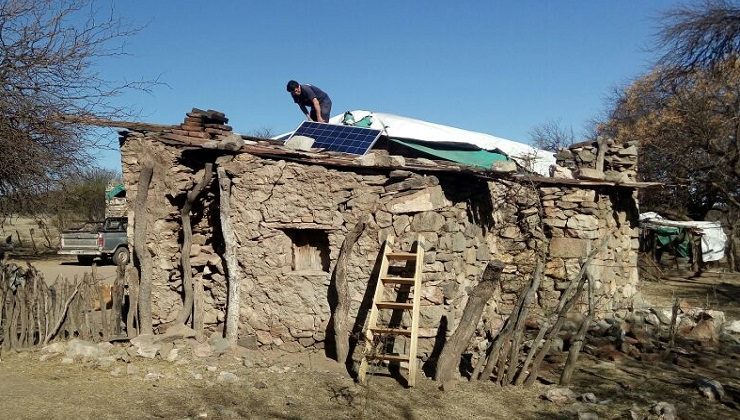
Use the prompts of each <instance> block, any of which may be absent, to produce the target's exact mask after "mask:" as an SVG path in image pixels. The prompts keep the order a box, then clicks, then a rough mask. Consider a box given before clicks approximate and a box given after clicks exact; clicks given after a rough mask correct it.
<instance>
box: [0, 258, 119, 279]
mask: <svg viewBox="0 0 740 420" xmlns="http://www.w3.org/2000/svg"><path fill="white" fill-rule="evenodd" d="M96 261H97V263H98V264H99V265H98V266H97V268H96V274H95V275H96V276H97V278H99V279H101V281H102V282H103V283H105V284H109V283H113V281H114V280H115V279H116V266H115V265H113V264H112V263H107V262H101V261H99V260H96ZM10 262H14V263H16V264H19V265H25V264H26V263H27V262H28V263H31V265H33V266H34V267H36V269H37V270H39V271H40V272H41V274H43V276H44V280H46V282H47V284H51V283H53V282H54V280H56V278H57V276H62V277H67V278H69V279H73V278H74V277H75V276H77V277H78V278H82V276H84V275H85V273H90V272H91V271H92V267H91V266H90V265H85V264H80V263H79V262H77V258H76V257H73V256H69V257H68V256H63V255H53V256H48V255H47V256H43V257H15V258H13V257H11V258H10Z"/></svg>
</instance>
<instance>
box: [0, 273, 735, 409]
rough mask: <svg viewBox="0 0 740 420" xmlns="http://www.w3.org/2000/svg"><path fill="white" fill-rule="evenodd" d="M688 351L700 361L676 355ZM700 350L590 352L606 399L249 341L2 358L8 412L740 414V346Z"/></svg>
mask: <svg viewBox="0 0 740 420" xmlns="http://www.w3.org/2000/svg"><path fill="white" fill-rule="evenodd" d="M34 264H35V265H37V266H38V267H39V269H40V270H41V271H42V272H43V273H44V275H45V276H47V275H48V276H49V277H50V278H51V277H53V276H55V275H56V274H63V275H74V274H77V275H81V274H82V273H84V272H85V271H86V270H90V267H85V266H80V265H77V263H76V262H73V260H59V259H56V260H53V261H35V262H34ZM99 273H100V274H101V275H105V276H107V277H108V276H114V275H115V267H114V266H103V267H101V268H100V269H99ZM738 290H740V276H736V275H730V274H724V273H705V275H703V276H701V277H700V278H697V279H686V278H679V277H675V276H674V277H670V278H668V279H665V280H663V281H661V282H645V283H643V285H642V287H641V292H642V295H643V298H644V300H645V301H646V302H651V303H653V304H656V305H666V306H670V303H671V302H672V301H673V298H674V297H675V296H679V297H682V298H685V299H687V300H692V303H696V304H697V305H699V304H700V303H704V304H706V302H707V301H708V302H709V303H710V304H711V305H712V307H713V308H715V309H719V310H723V311H725V313H726V314H727V316H728V318H729V319H738V318H740V317H738V316H737V314H740V304H739V302H740V301H738V299H737V292H738ZM699 306H705V305H699ZM118 345H122V344H118ZM676 352H678V353H677V354H678V355H679V356H680V357H685V358H687V360H690V363H689V364H685V366H684V367H679V366H678V365H676V364H675V363H673V360H672V359H671V357H675V356H676ZM682 352H685V353H687V354H683V353H682ZM688 353H689V352H688V351H684V350H682V348H681V347H680V345H679V348H678V349H677V350H676V351H674V352H673V353H671V354H667V356H669V357H666V358H664V359H663V360H659V361H653V362H650V363H646V362H642V361H639V360H636V359H632V358H629V357H627V358H626V359H625V360H622V361H620V362H606V361H602V360H597V359H595V358H594V357H593V356H590V355H588V354H585V353H582V354H581V359H580V360H581V363H580V365H579V368H580V369H579V370H578V371H577V372H576V374H575V375H574V377H573V385H572V387H571V389H573V390H574V391H575V392H576V393H577V394H578V395H581V394H583V393H589V392H590V393H593V394H594V395H595V397H596V401H597V402H596V403H587V402H582V401H570V402H567V403H561V404H558V403H553V402H549V401H546V400H544V399H543V398H542V397H541V395H542V394H543V393H544V392H545V391H546V390H547V389H549V388H550V387H553V386H554V385H548V384H547V383H540V384H537V385H535V386H534V387H532V388H520V387H505V388H501V387H499V386H497V385H494V384H493V383H490V382H465V381H464V382H461V383H460V384H459V385H458V386H457V387H456V388H455V389H454V390H452V391H441V390H439V389H438V387H437V384H436V383H435V382H433V381H432V380H430V379H427V378H424V379H422V378H419V379H418V380H417V387H415V388H413V389H406V388H404V387H403V386H402V385H401V383H400V382H399V380H397V379H396V378H393V377H390V376H388V375H387V374H385V373H386V372H387V371H386V370H385V369H383V368H379V369H378V373H379V374H377V375H374V376H372V377H371V378H370V380H369V383H368V385H366V386H363V385H359V384H356V383H354V381H353V380H352V379H351V378H350V377H349V375H348V374H347V371H346V370H345V368H344V367H343V366H340V365H338V364H337V363H336V362H334V361H332V360H329V359H327V358H326V357H325V356H324V354H323V353H322V352H316V353H301V354H287V353H281V352H276V351H257V350H246V349H242V348H239V350H238V352H237V353H231V354H227V355H224V356H221V357H215V356H211V357H207V358H198V357H195V356H192V355H191V354H187V353H186V354H183V355H182V357H181V358H180V359H179V360H178V361H176V362H174V363H173V362H167V361H164V360H160V359H158V358H157V359H143V358H140V357H132V358H131V359H130V360H129V361H128V363H127V362H125V361H121V360H118V361H115V362H113V363H112V364H108V365H100V364H96V363H94V362H89V363H86V362H74V363H71V364H65V363H63V362H62V357H61V356H57V357H54V358H51V359H50V360H45V361H41V360H40V358H41V356H42V353H41V352H40V351H38V350H33V351H24V352H20V353H4V354H2V356H0V418H7V419H38V418H43V419H67V418H79V419H87V418H95V419H99V418H112V419H118V418H165V419H185V418H189V419H195V418H216V419H221V418H249V419H252V418H254V419H349V418H352V419H356V418H368V419H370V418H372V419H375V418H387V419H468V418H482V419H486V418H490V419H501V418H506V419H552V418H554V419H572V418H578V413H586V412H588V413H594V414H595V415H596V416H598V418H605V419H616V418H631V417H630V410H631V411H632V412H633V413H635V414H636V415H637V416H638V417H637V418H647V417H646V416H648V415H649V412H650V409H651V407H653V406H654V405H655V404H656V403H657V402H660V401H666V402H669V403H671V404H673V405H674V406H675V408H676V412H677V414H678V418H681V419H694V418H707V419H733V418H737V419H740V408H738V405H737V404H739V402H740V346H738V345H723V346H719V347H713V348H707V349H705V350H702V351H700V352H694V353H691V354H688ZM245 360H246V363H244V361H245ZM221 372H230V373H233V374H235V375H236V378H237V379H236V382H234V383H223V382H220V381H219V380H218V377H219V375H220V374H221ZM558 375H559V372H558V371H557V370H553V371H550V372H546V374H545V375H544V377H545V381H544V382H550V383H552V382H555V381H556V379H557V377H558ZM699 378H711V379H716V380H718V381H720V382H721V383H722V384H723V386H724V388H725V391H726V393H727V395H728V397H729V400H728V401H729V402H728V401H726V402H725V403H721V402H716V401H710V400H708V399H707V398H705V397H704V396H702V395H700V393H699V392H698V391H697V388H696V386H695V384H694V382H695V381H696V380H697V379H699ZM732 400H734V402H733V401H732ZM649 418H657V417H656V416H653V417H649Z"/></svg>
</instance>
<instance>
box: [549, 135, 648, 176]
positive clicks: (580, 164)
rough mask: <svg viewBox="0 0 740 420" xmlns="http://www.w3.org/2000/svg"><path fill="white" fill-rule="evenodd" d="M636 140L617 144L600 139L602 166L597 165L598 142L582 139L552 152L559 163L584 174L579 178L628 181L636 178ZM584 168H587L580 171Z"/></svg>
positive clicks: (609, 140)
mask: <svg viewBox="0 0 740 420" xmlns="http://www.w3.org/2000/svg"><path fill="white" fill-rule="evenodd" d="M637 143H638V142H637V141H628V142H625V143H616V142H615V141H614V140H612V139H603V140H602V144H603V146H604V149H605V150H604V159H603V160H604V161H603V168H598V165H597V161H598V155H599V143H598V142H596V141H594V142H583V143H578V144H575V145H573V146H571V147H569V148H563V149H560V151H558V153H557V154H556V155H555V160H556V163H557V165H558V166H561V167H564V168H567V169H570V170H571V171H573V172H574V173H577V172H579V171H580V172H581V173H583V174H586V176H581V177H580V178H590V179H603V180H606V181H612V182H629V181H636V180H637V145H638V144H637ZM584 169H586V170H587V171H583V170H584Z"/></svg>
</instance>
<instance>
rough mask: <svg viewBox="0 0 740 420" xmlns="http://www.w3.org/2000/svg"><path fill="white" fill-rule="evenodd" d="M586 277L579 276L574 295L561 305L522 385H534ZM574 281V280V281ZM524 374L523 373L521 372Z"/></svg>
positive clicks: (579, 294) (581, 289)
mask: <svg viewBox="0 0 740 420" xmlns="http://www.w3.org/2000/svg"><path fill="white" fill-rule="evenodd" d="M585 280H586V276H585V274H583V275H581V277H580V278H579V279H578V286H577V287H576V291H575V294H574V295H573V297H572V298H570V299H568V300H567V302H566V303H565V305H563V307H562V309H561V310H560V312H558V318H557V320H556V321H555V325H553V326H552V328H551V329H550V331H549V332H548V333H547V340H545V344H543V345H542V348H541V349H540V350H539V352H538V353H537V356H535V358H534V362H533V363H532V371H531V372H530V373H529V376H528V377H527V379H526V380H525V381H524V384H525V385H527V386H529V385H532V384H533V383H534V381H535V380H536V379H537V373H538V372H539V369H540V365H541V364H542V360H544V359H545V356H546V355H547V353H548V352H549V351H550V346H551V345H552V342H553V340H555V337H557V335H558V333H559V332H560V329H561V328H562V326H563V323H565V315H566V314H567V313H568V311H569V310H570V308H571V307H573V304H575V302H576V300H578V298H579V297H580V296H581V292H582V291H583V285H584V283H585ZM574 281H575V280H574ZM532 348H533V349H536V347H535V346H534V344H533V347H532ZM522 374H524V372H522Z"/></svg>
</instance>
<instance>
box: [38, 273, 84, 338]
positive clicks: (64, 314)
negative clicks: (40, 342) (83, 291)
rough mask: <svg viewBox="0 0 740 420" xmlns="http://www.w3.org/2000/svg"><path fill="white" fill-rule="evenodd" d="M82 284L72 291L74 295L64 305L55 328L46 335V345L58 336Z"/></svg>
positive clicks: (78, 284)
mask: <svg viewBox="0 0 740 420" xmlns="http://www.w3.org/2000/svg"><path fill="white" fill-rule="evenodd" d="M81 284H82V282H80V283H77V285H76V286H75V289H74V291H72V293H71V294H70V295H69V297H68V298H67V301H66V302H65V303H64V307H63V308H62V312H61V313H60V314H59V318H58V319H57V323H56V325H54V328H52V329H51V331H49V333H48V334H47V335H46V338H44V345H47V344H49V341H51V339H52V338H54V336H56V335H57V332H59V327H61V326H62V323H63V322H64V319H65V318H66V317H67V311H68V310H69V305H70V304H71V303H72V300H73V299H74V298H75V296H77V292H79V290H80V285H81Z"/></svg>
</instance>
